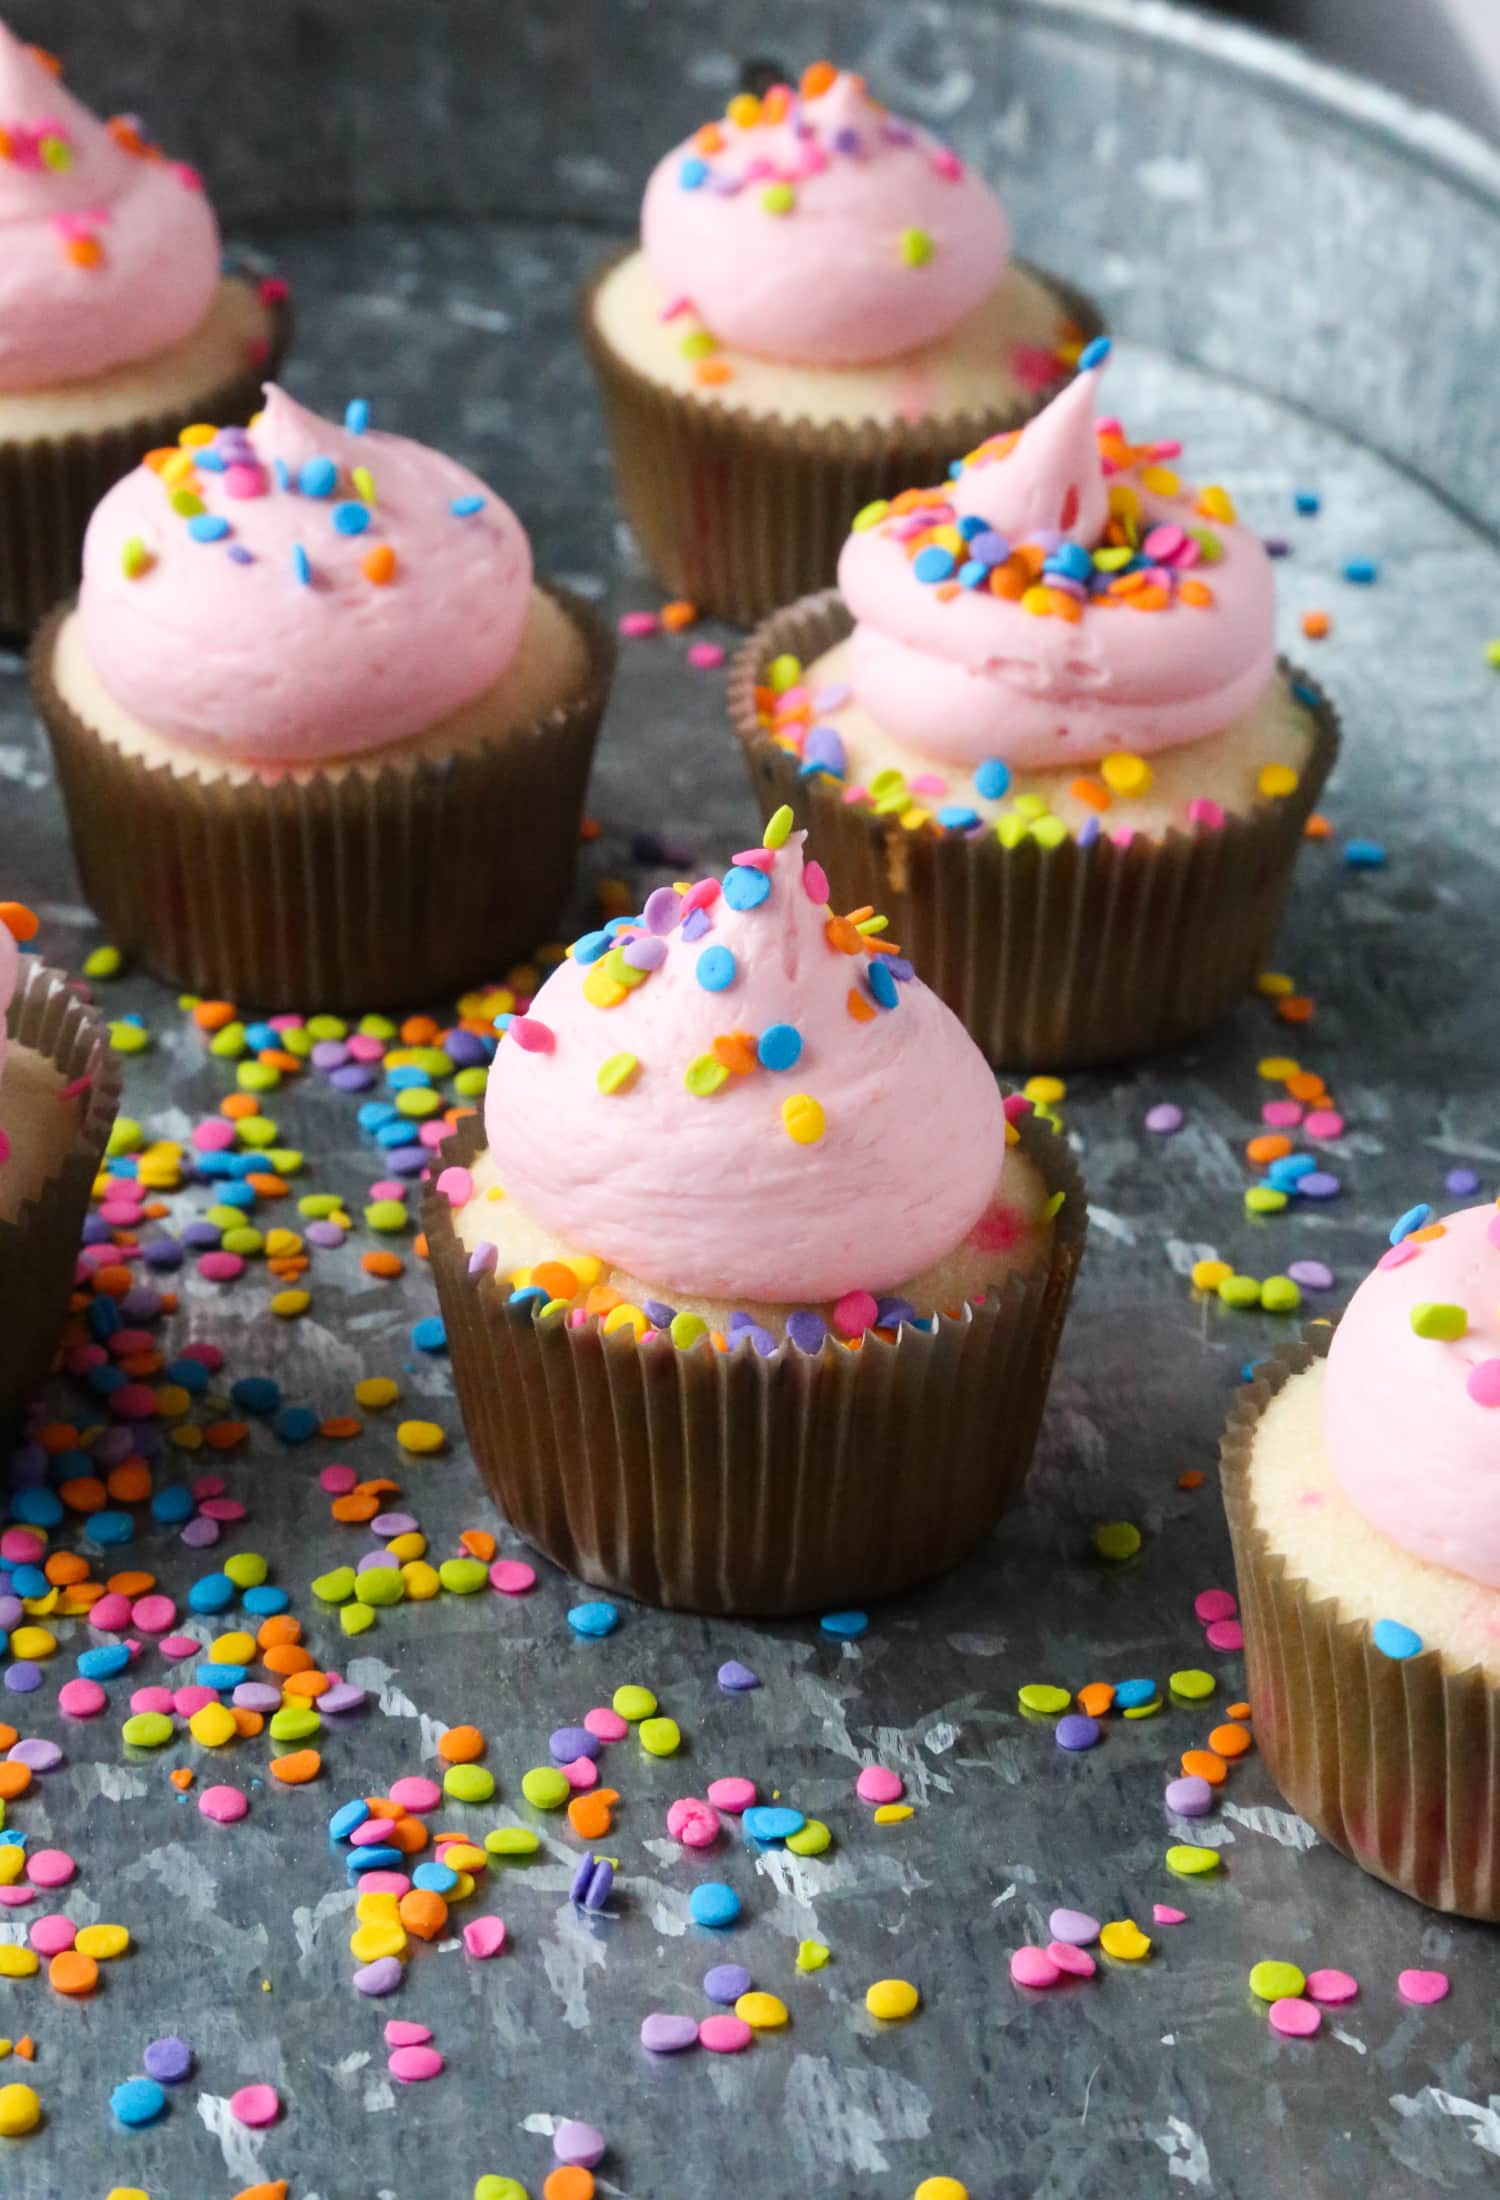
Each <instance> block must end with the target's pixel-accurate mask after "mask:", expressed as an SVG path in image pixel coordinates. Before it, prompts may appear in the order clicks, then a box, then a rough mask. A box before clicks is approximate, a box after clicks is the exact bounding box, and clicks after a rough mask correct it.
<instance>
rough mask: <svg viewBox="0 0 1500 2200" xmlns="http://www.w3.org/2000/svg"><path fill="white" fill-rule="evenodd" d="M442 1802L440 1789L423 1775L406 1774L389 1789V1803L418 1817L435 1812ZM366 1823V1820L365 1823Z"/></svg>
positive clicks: (416, 1773)
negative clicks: (412, 1812)
mask: <svg viewBox="0 0 1500 2200" xmlns="http://www.w3.org/2000/svg"><path fill="white" fill-rule="evenodd" d="M442 1800H443V1791H442V1789H441V1788H440V1787H439V1786H438V1784H437V1782H436V1781H435V1780H429V1779H428V1778H427V1777H426V1775H425V1774H424V1773H420V1772H408V1773H406V1774H404V1775H403V1777H402V1778H401V1779H399V1780H397V1781H395V1782H394V1783H393V1785H392V1787H391V1801H392V1802H393V1803H399V1804H400V1806H401V1808H402V1810H409V1811H415V1812H417V1813H418V1814H419V1815H420V1814H421V1813H422V1812H424V1811H429V1810H436V1809H437V1807H438V1804H439V1803H440V1802H441V1801H442ZM368 1822H369V1821H368V1820H367V1821H366V1823H367V1824H368Z"/></svg>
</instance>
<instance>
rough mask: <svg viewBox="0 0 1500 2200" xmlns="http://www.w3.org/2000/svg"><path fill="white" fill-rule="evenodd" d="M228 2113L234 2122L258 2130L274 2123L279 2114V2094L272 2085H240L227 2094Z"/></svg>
mask: <svg viewBox="0 0 1500 2200" xmlns="http://www.w3.org/2000/svg"><path fill="white" fill-rule="evenodd" d="M229 2113H230V2115H231V2116H232V2117H233V2118H234V2120H235V2122H236V2123H240V2124H248V2125H249V2127H250V2129H251V2130H252V2131H259V2130H260V2129H261V2127H262V2126H263V2125H265V2124H274V2123H275V2121H276V2119H277V2117H278V2116H279V2115H280V2114H281V2096H280V2094H279V2093H278V2092H277V2090H276V2088H275V2086H274V2085H242V2086H241V2087H240V2089H239V2091H238V2092H237V2093H231V2094H230V2096H229Z"/></svg>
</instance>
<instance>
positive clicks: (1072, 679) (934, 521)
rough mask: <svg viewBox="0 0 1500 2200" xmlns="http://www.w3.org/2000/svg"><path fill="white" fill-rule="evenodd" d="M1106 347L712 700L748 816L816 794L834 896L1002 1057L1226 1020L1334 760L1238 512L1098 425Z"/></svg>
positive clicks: (890, 521)
mask: <svg viewBox="0 0 1500 2200" xmlns="http://www.w3.org/2000/svg"><path fill="white" fill-rule="evenodd" d="M1107 355H1108V345H1107V343H1106V342H1104V341H1103V340H1102V339H1101V340H1100V341H1099V342H1097V343H1096V344H1094V345H1093V346H1091V347H1090V348H1089V349H1088V350H1087V351H1086V352H1085V353H1084V355H1083V361H1082V371H1081V372H1080V373H1079V374H1078V376H1077V378H1076V380H1075V381H1074V382H1073V383H1072V384H1071V385H1070V386H1069V387H1068V388H1067V389H1066V390H1065V391H1063V392H1062V393H1061V395H1059V396H1058V397H1056V398H1055V399H1054V400H1053V401H1052V403H1051V404H1050V405H1049V406H1048V407H1047V409H1046V410H1045V411H1044V412H1042V413H1041V414H1040V415H1039V416H1038V417H1037V418H1036V419H1035V420H1033V421H1032V422H1031V423H1030V424H1029V425H1028V426H1027V427H1025V428H1023V429H1022V430H1020V431H1019V432H1014V433H1011V434H1007V435H1003V436H999V437H995V438H993V439H991V440H989V441H987V442H985V443H982V444H981V445H979V446H978V448H977V449H975V450H973V451H971V452H970V453H969V455H968V456H967V457H966V458H965V459H963V460H962V461H961V462H959V463H958V464H956V465H955V466H954V467H953V469H952V476H951V478H950V479H948V480H946V481H944V482H942V483H941V484H940V485H938V486H937V487H934V488H929V489H910V490H907V491H906V492H904V493H903V494H902V495H900V496H897V497H895V498H892V499H890V500H889V501H885V500H882V501H879V502H877V503H875V504H873V505H870V506H868V507H866V509H865V510H864V511H863V512H861V513H860V514H859V516H858V518H857V519H856V520H855V522H854V528H853V532H852V533H851V534H850V536H849V539H848V541H847V543H846V544H845V547H844V551H843V555H842V557H841V558H840V561H839V591H838V592H837V593H834V592H829V593H827V594H825V595H821V596H815V597H810V598H806V599H804V600H803V601H802V602H801V603H798V604H794V605H792V606H790V607H789V608H788V609H787V610H785V611H783V612H780V613H778V614H776V615H775V616H774V617H772V618H770V619H768V620H767V621H766V622H765V623H764V624H763V625H762V626H761V627H760V628H759V630H758V631H757V632H756V634H755V635H754V636H753V637H752V639H751V640H750V641H749V642H748V643H747V644H746V645H745V648H744V649H743V650H742V651H741V653H740V656H739V658H738V659H737V660H736V664H735V669H734V676H733V678H732V680H731V686H730V709H731V714H732V717H733V721H734V725H735V729H736V731H737V732H738V734H739V736H740V739H741V742H742V745H743V748H744V752H745V756H746V760H747V762H748V764H749V768H750V775H751V781H752V784H753V786H754V788H755V790H756V793H757V796H758V798H759V800H760V802H761V805H762V807H763V809H764V810H765V811H767V812H769V811H770V810H772V809H773V808H775V806H776V805H777V804H778V803H779V802H780V801H782V800H783V799H784V798H785V796H786V795H787V793H788V792H789V791H790V790H791V789H793V788H795V787H797V786H798V785H799V784H800V785H803V786H806V787H807V788H809V789H810V791H811V796H812V800H813V802H814V805H815V815H816V819H817V825H818V830H819V833H820V836H821V839H822V844H823V846H824V850H825V856H826V860H827V863H828V869H829V876H830V877H831V878H832V880H833V883H834V888H835V891H836V892H837V893H838V894H839V895H841V896H843V897H844V898H845V899H850V900H860V901H864V900H871V899H873V900H876V901H879V902H882V903H884V904H885V905H886V906H888V907H889V908H890V910H891V914H892V919H893V922H894V923H895V924H896V925H897V926H898V928H899V929H900V931H901V933H902V936H903V938H904V939H906V941H907V942H908V945H909V948H910V951H911V953H912V954H913V956H914V957H915V959H916V960H917V962H918V963H919V964H920V965H921V967H922V968H923V969H924V970H925V971H926V972H927V973H928V975H929V978H930V980H931V983H932V984H933V985H934V986H935V987H936V989H937V990H938V992H940V993H941V994H942V996H943V998H944V999H945V1000H946V1001H947V1002H948V1003H949V1005H950V1007H952V1008H954V1009H955V1010H956V1011H957V1012H958V1013H959V1014H960V1015H961V1016H962V1017H963V1019H964V1021H965V1023H966V1024H967V1025H968V1027H969V1030H970V1031H971V1032H972V1034H973V1035H974V1037H975V1039H976V1040H977V1041H978V1042H979V1044H980V1046H981V1047H982V1048H983V1049H984V1051H985V1052H986V1053H987V1054H988V1055H989V1056H990V1058H991V1060H993V1061H996V1062H1003V1063H1007V1064H1014V1065H1016V1066H1025V1067H1030V1066H1043V1065H1045V1066H1046V1067H1049V1068H1066V1067H1069V1066H1077V1065H1081V1064H1086V1063H1092V1062H1102V1061H1109V1060H1113V1059H1118V1058H1123V1057H1127V1056H1130V1055H1134V1054H1142V1053H1146V1052H1148V1051H1150V1050H1151V1049H1153V1048H1158V1047H1163V1046H1168V1045H1171V1044H1173V1043H1174V1042H1176V1041H1177V1040H1179V1039H1182V1038H1184V1037H1185V1036H1187V1035H1188V1034H1189V1033H1191V1032H1194V1031H1196V1030H1198V1029H1199V1028H1200V1027H1201V1026H1203V1025H1204V1024H1207V1023H1209V1022H1211V1021H1212V1020H1213V1019H1214V1018H1215V1017H1216V1016H1218V1015H1221V1014H1223V1013H1224V1012H1225V1011H1226V1010H1228V1009H1229V1008H1230V1007H1231V1006H1232V1005H1233V1004H1234V1002H1235V1000H1236V999H1237V998H1238V997H1239V995H1240V994H1241V993H1242V992H1243V991H1244V989H1245V988H1246V986H1247V985H1248V984H1249V982H1250V980H1251V979H1252V977H1253V976H1254V974H1255V973H1256V971H1257V970H1258V969H1259V968H1260V967H1261V964H1262V962H1263V959H1264V957H1265V954H1266V951H1267V948H1268V946H1269V944H1270V940H1271V937H1272V934H1273V933H1274V931H1275V928H1276V924H1277V920H1278V918H1279V915H1280V911H1281V906H1282V902H1283V900H1284V898H1285V895H1286V890H1287V886H1288V884H1289V881H1290V878H1291V872H1292V867H1293V863H1294V860H1295V857H1296V852H1297V848H1298V844H1299V842H1300V840H1301V837H1302V831H1303V827H1304V826H1305V824H1306V822H1307V818H1308V816H1309V814H1310V812H1311V809H1312V806H1313V802H1314V800H1315V798H1316V796H1317V792H1318V789H1319V788H1320V787H1321V785H1322V783H1323V780H1324V778H1325V777H1326V775H1327V773H1328V769H1329V766H1330V764H1331V762H1332V760H1333V756H1334V753H1335V748H1336V739H1337V734H1336V724H1335V720H1334V716H1333V713H1332V711H1331V710H1330V708H1329V707H1328V705H1327V703H1326V702H1325V700H1324V698H1323V697H1322V696H1321V694H1320V693H1319V691H1318V690H1317V689H1316V688H1315V687H1314V686H1313V685H1312V683H1311V682H1310V681H1309V680H1308V679H1307V678H1306V676H1305V675H1303V674H1301V673H1299V672H1297V671H1296V670H1294V669H1293V668H1292V667H1290V666H1288V665H1285V664H1279V663H1278V660H1277V656H1276V642H1275V614H1276V604H1275V589H1274V584H1273V580H1272V568H1271V562H1270V560H1269V558H1268V557H1267V554H1266V551H1265V549H1264V547H1263V545H1262V544H1261V542H1260V541H1259V539H1258V538H1257V537H1256V536H1255V535H1253V534H1251V533H1249V532H1248V531H1247V530H1246V529H1245V528H1243V527H1241V526H1239V525H1238V524H1237V522H1236V520H1235V514H1234V506H1233V504H1232V503H1231V501H1230V499H1229V497H1228V495H1227V494H1226V492H1225V491H1224V490H1223V489H1220V488H1206V489H1194V488H1192V487H1190V486H1189V485H1188V484H1187V482H1186V481H1185V480H1184V479H1183V478H1182V476H1181V475H1180V474H1179V472H1178V470H1177V465H1176V459H1177V454H1178V450H1179V446H1178V445H1177V444H1176V443H1159V442H1151V443H1145V444H1137V443H1132V442H1130V441H1129V440H1128V439H1127V437H1126V435H1125V432H1124V430H1123V428H1122V427H1121V425H1120V423H1119V421H1118V420H1114V419H1110V418H1096V416H1095V405H1096V397H1097V388H1098V382H1099V375H1100V371H1101V369H1102V367H1103V364H1104V361H1105V359H1106V357H1107Z"/></svg>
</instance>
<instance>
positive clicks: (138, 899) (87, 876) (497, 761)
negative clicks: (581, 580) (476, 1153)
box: [32, 387, 613, 1008]
mask: <svg viewBox="0 0 1500 2200" xmlns="http://www.w3.org/2000/svg"><path fill="white" fill-rule="evenodd" d="M366 412H367V408H366V407H365V406H364V405H363V404H362V403H361V402H360V401H356V402H355V403H354V404H353V405H351V406H350V408H349V412H348V415H347V418H346V423H345V425H344V426H343V427H335V426H333V425H332V424H331V423H330V422H328V421H326V420H320V419H319V418H318V417H317V415H316V414H314V413H310V412H308V411H306V410H304V408H303V407H302V406H300V405H298V404H295V403H294V402H293V400H292V399H291V398H290V397H288V396H287V395H286V393H285V392H284V391H282V390H279V389H276V388H275V387H272V388H271V389H269V390H268V392H267V402H266V407H265V411H264V412H263V413H262V414H261V415H260V416H259V418H258V419H257V420H256V421H255V422H254V424H253V425H252V426H251V427H250V428H248V429H243V428H222V429H219V430H218V431H217V432H216V431H215V430H213V429H211V428H207V427H204V428H190V429H188V430H186V431H185V432H184V435H183V437H182V440H181V443H180V444H179V445H178V447H176V448H175V449H173V450H172V451H169V452H153V453H152V455H151V457H150V458H149V459H148V460H147V462H146V464H145V465H144V466H141V467H138V468H137V469H136V471H135V472H134V473H132V474H130V475H128V476H127V477H126V479H125V480H124V481H122V482H120V483H119V484H118V485H117V486H116V487H115V488H114V489H112V490H111V491H110V493H109V495H108V496H107V497H106V498H105V499H104V501H103V503H102V504H101V505H100V506H99V508H98V510H97V512H96V513H95V514H94V517H93V519H92V520H91V522H90V523H89V531H88V538H87V541H86V543H85V546H84V572H83V588H82V591H81V593H80V595H79V598H78V601H77V603H76V605H69V606H64V607H63V608H62V609H61V610H60V611H58V612H57V613H56V614H55V615H54V616H53V617H52V618H51V619H49V620H48V622H47V623H46V625H45V626H44V627H43V628H42V629H41V631H40V632H39V634H38V636H37V639H36V642H35V644H34V646H33V649H32V683H33V689H34V692H35V695H36V699H37V704H38V708H39V709H40V711H41V715H42V718H43V720H44V722H45V724H46V727H47V731H48V733H49V734H50V736H51V739H52V746H53V753H54V755H55V756H56V759H57V768H58V776H59V778H60V780H61V782H62V789H63V798H64V801H65V802H66V804H67V810H68V821H69V825H70V828H71V831H72V835H73V846H74V851H75V853H76V855H77V858H78V868H79V872H80V874H81V876H82V879H83V884H84V890H85V892H86V893H87V894H88V896H89V899H90V900H91V901H92V903H93V905H94V907H95V908H96V909H97V910H98V912H99V915H100V917H101V918H102V919H103V921H104V924H105V927H106V929H107V930H108V931H109V934H110V936H111V938H112V939H113V940H114V941H115V942H116V943H117V944H118V945H119V946H120V947H122V948H124V949H126V950H127V951H128V952H129V953H130V954H131V955H133V956H135V957H137V958H138V959H139V960H141V961H143V962H144V963H146V964H147V965H148V967H149V968H150V969H152V970H153V971H155V972H156V974H157V975H158V976H159V977H163V978H166V979H168V980H169V981H170V982H171V983H173V984H174V985H183V986H188V987H190V988H191V989H192V990H194V991H195V992H212V993H217V994H222V995H224V996H226V997H227V998H229V999H231V1000H233V1001H236V1002H238V1003H240V1004H241V1005H258V1006H262V1007H279V1008H318V1007H328V1008H360V1007H366V1008H368V1007H371V1006H374V1005H376V1004H380V1005H393V1004H396V1003H403V1002H411V1001H417V1000H420V999H422V998H424V997H427V996H429V995H435V994H439V993H443V992H449V991H453V990H455V989H457V988H459V987H462V986H465V985H467V984H470V983H471V982H473V981H474V980H476V979H479V978H482V977H484V976H486V975H488V974H490V973H491V972H493V971H494V970H496V969H503V968H504V966H505V965H506V963H507V962H512V961H514V960H516V958H517V957H518V956H520V955H522V954H525V953H527V952H529V950H530V949H531V948H533V947H534V946H535V945H536V943H537V941H538V940H539V939H541V938H544V937H545V936H546V934H547V933H548V932H549V931H550V930H551V929H552V928H553V926H554V925H555V924H556V921H557V916H558V912H559V911H560V909H561V908H562V904H563V901H564V899H565V898H566V895H567V891H568V887H569V884H570V882H571V879H572V875H573V865H574V858H575V852H576V847H577V840H578V828H579V823H580V819H581V816H582V811H583V796H584V788H585V785H586V783H587V780H588V773H589V765H590V761H591V759H592V756H593V748H594V738H595V735H596V733H597V732H598V727H599V719H600V716H601V714H602V712H603V708H604V699H605V693H606V690H607V686H608V679H609V669H610V664H611V661H612V651H613V644H612V640H611V638H610V636H609V634H608V632H607V630H606V629H605V628H604V627H603V626H602V624H601V622H600V621H599V620H598V619H597V618H596V617H595V615H594V614H593V613H592V612H590V611H589V610H588V609H587V608H586V606H584V605H583V604H582V603H580V602H578V601H576V600H575V599H574V598H572V597H569V596H565V595H563V594H560V593H558V592H555V591H552V590H549V589H546V588H543V587H539V586H536V585H535V584H534V583H533V580H532V568H531V548H530V545H529V543H528V541H527V538H526V534H525V531H524V529H523V528H522V526H521V524H520V522H519V520H518V519H517V518H516V516H515V514H514V513H513V512H512V511H511V510H510V509H509V507H508V506H507V505H505V504H503V503H502V502H501V501H500V499H499V498H498V497H497V496H495V495H494V494H493V493H492V492H491V491H490V490H489V489H488V488H486V486H485V484H484V483H483V482H482V481H479V480H477V479H476V477H475V476H474V475H473V474H471V473H469V472H468V471H467V470H466V469H465V468H464V467H462V466H460V465H458V464H456V462H455V461H454V460H452V459H449V458H445V457H443V456H442V455H441V454H440V453H438V452H436V451H432V450H428V449H427V448H425V447H424V446H423V445H422V444H419V443H411V442H408V441H407V440H406V439H405V438H403V437H400V436H393V435H381V434H376V433H374V432H372V431H369V430H368V428H367V424H366ZM148 851H149V859H148V855H147V852H148Z"/></svg>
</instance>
